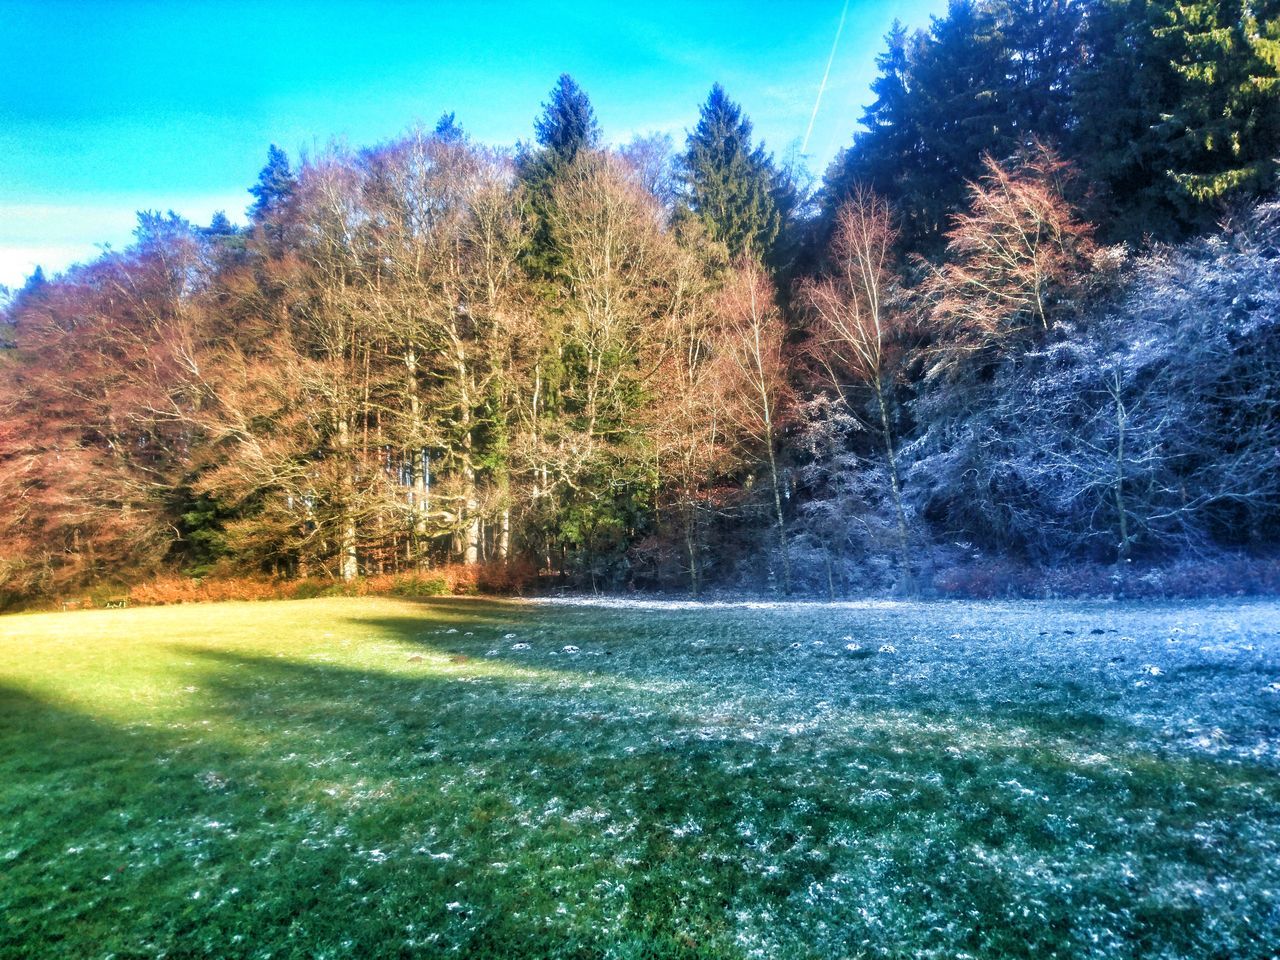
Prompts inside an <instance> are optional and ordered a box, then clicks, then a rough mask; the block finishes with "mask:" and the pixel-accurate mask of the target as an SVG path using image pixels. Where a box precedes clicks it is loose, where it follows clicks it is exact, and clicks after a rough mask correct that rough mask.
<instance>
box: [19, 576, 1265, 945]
mask: <svg viewBox="0 0 1280 960" xmlns="http://www.w3.org/2000/svg"><path fill="white" fill-rule="evenodd" d="M1278 735H1280V605H1277V604H1276V603H1274V602H1250V603H1240V604H1234V603H1233V604H1220V605H1205V604H1198V605H1190V604H1168V605H1142V606H1138V605H1132V606H1130V605H1123V604H1108V603H1072V604H1053V605H1049V604H1032V603H1026V604H1017V603H1003V604H959V603H956V604H950V603H934V604H898V603H866V604H857V603H850V604H835V605H828V604H785V605H783V604H778V605H773V604H740V605H718V606H698V605H691V604H688V605H686V604H656V603H655V604H645V603H638V604H632V605H625V604H622V605H619V604H608V605H595V604H591V603H581V604H573V603H527V602H496V601H495V602H491V601H481V600H461V599H459V600H454V599H447V600H439V601H428V602H411V601H401V600H389V599H372V598H370V599H318V600H310V601H296V602H271V603H229V604H218V605H203V606H182V607H167V608H151V609H129V610H103V611H86V612H71V613H48V614H45V613H42V614H26V615H15V616H7V617H4V618H2V619H0V957H4V958H15V960H16V958H27V957H74V958H90V957H92V958H104V960H105V958H117V960H123V958H142V957H246V958H247V957H255V958H267V957H271V958H286V957H298V958H302V957H307V958H337V957H361V958H368V957H411V956H444V955H455V956H466V957H522V956H527V957H583V958H585V957H617V958H641V957H649V958H656V957H760V958H765V957H768V958H776V957H796V958H809V957H813V958H817V957H903V958H906V957H912V958H920V957H937V958H943V957H945V958H958V957H966V956H967V957H980V958H992V957H1036V958H1051V957H1058V958H1064V960H1065V958H1082V957H1129V958H1139V957H1141V958H1173V957H1187V958H1191V957H1195V958H1207V957H1220V958H1246V960H1247V958H1258V960H1261V958H1265V957H1273V956H1275V955H1276V953H1277V950H1280V947H1278V946H1277V945H1280V737H1278Z"/></svg>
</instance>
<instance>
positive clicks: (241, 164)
mask: <svg viewBox="0 0 1280 960" xmlns="http://www.w3.org/2000/svg"><path fill="white" fill-rule="evenodd" d="M842 7H843V2H842V0H821V2H818V0H812V2H810V0H797V2H761V3H753V2H746V0H742V2H737V3H728V2H705V3H699V2H696V0H684V2H679V3H674V2H665V0H630V2H625V3H596V4H586V3H557V2H548V0H542V2H537V3H522V2H504V3H499V2H490V3H459V2H455V3H435V2H432V3H427V2H420V3H408V2H400V3H390V2H384V3H351V2H347V3H336V2H334V3H307V4H302V3H294V2H288V0H275V2H272V0H254V2H237V0H224V2H217V3H214V2H205V3H196V2H188V3H182V2H178V0H169V2H165V0H114V2H107V0H103V2H90V0H81V2H70V0H38V2H19V0H0V284H9V285H11V286H12V285H15V284H17V283H20V282H21V281H22V279H23V277H25V276H26V274H27V273H29V272H30V270H31V269H32V268H33V267H34V265H35V264H36V263H42V264H43V265H44V266H45V268H46V269H53V270H57V269H60V268H62V267H65V266H67V265H68V264H70V263H72V262H74V261H76V260H79V259H85V258H88V257H92V256H93V255H94V254H95V252H96V249H97V248H96V246H95V245H96V244H99V243H111V244H113V245H115V246H121V245H123V244H125V243H127V242H128V239H129V234H130V231H131V229H132V226H133V220H134V216H133V214H134V211H135V210H137V209H139V208H159V209H170V208H172V209H174V210H177V211H178V212H179V213H181V214H183V215H184V216H188V217H191V218H193V219H195V220H198V221H201V222H205V221H207V220H208V218H209V216H210V215H211V214H212V213H213V211H214V210H218V209H225V210H226V211H227V213H228V215H229V216H231V217H232V218H233V219H235V220H242V219H243V213H244V207H245V206H246V204H247V202H248V197H247V194H246V193H245V190H246V188H247V187H248V186H249V184H250V183H252V182H253V180H254V178H255V176H256V174H257V171H258V169H259V168H260V167H261V165H262V162H263V160H264V158H265V155H266V150H267V146H268V144H270V143H273V142H274V143H278V144H280V145H281V146H283V147H285V148H286V149H287V150H288V151H289V153H290V155H291V156H293V157H296V156H297V154H298V152H299V150H300V149H308V148H311V147H314V146H317V145H321V144H323V143H325V142H327V141H328V140H330V139H331V138H334V137H338V138H346V139H347V140H348V141H350V142H351V143H353V144H367V143H374V142H377V141H379V140H384V139H387V138H389V137H391V136H394V135H395V134H397V133H399V132H401V131H403V130H404V129H406V128H407V127H409V126H410V125H412V124H413V123H414V122H415V121H423V122H428V123H430V122H434V120H435V118H436V117H438V116H439V115H440V114H441V113H442V112H444V111H448V110H452V111H455V112H456V113H457V116H458V120H459V122H460V123H461V124H462V125H463V126H464V127H465V128H466V129H467V130H468V131H469V132H470V133H471V134H472V135H474V136H475V137H477V138H479V139H481V140H484V141H486V142H489V143H495V144H511V143H514V142H515V141H516V140H517V139H527V138H529V137H530V136H531V133H532V123H533V118H534V116H535V115H536V114H537V113H538V111H539V105H540V103H541V102H542V101H543V100H544V99H546V96H547V92H548V91H549V90H550V88H551V85H552V83H553V82H554V80H555V78H556V76H557V75H558V74H559V73H561V72H563V71H567V72H569V73H571V74H573V76H574V77H575V78H576V79H577V80H578V82H579V83H580V84H582V86H583V87H584V88H585V89H586V90H587V92H588V93H589V94H590V96H591V98H592V101H593V103H594V104H595V107H596V112H597V114H598V116H599V117H600V121H601V124H602V126H603V128H604V133H605V136H606V138H607V139H608V140H610V141H612V142H624V141H626V140H628V139H629V138H630V137H631V135H632V134H634V133H638V132H648V131H655V130H656V131H664V132H669V133H671V134H672V135H673V136H674V137H675V138H676V140H677V143H679V142H682V141H683V137H684V133H685V131H686V130H687V129H688V128H689V127H690V126H691V125H692V124H693V123H694V122H695V120H696V118H697V107H698V105H699V104H700V103H701V102H702V100H703V99H705V97H706V94H707V91H708V89H709V88H710V86H711V84H712V82H714V81H719V82H721V83H723V84H724V85H725V87H726V89H727V90H728V92H729V94H730V96H731V97H733V98H734V99H735V100H738V101H739V102H740V103H742V105H743V107H744V109H745V110H746V112H747V113H748V115H749V116H750V117H751V119H752V120H753V122H754V123H755V126H756V132H757V134H758V135H760V136H763V137H764V138H765V140H766V142H767V143H768V145H769V147H770V149H772V150H773V151H775V152H776V153H779V154H782V153H786V152H787V151H788V150H793V149H796V150H798V148H799V143H800V140H801V138H802V137H803V136H804V133H805V129H806V127H807V126H808V123H809V116H810V113H811V111H812V110H813V105H814V99H815V97H816V95H817V93H818V88H819V85H820V83H821V81H822V75H823V70H824V68H825V67H826V64H827V57H828V54H829V53H830V51H831V45H832V41H833V39H834V38H835V33H836V27H837V24H838V23H839V22H840V17H841V10H842ZM944 7H945V0H901V2H874V0H849V4H848V16H847V20H846V22H845V26H844V31H843V34H842V36H841V39H840V44H839V48H838V50H837V52H836V57H835V60H834V63H833V65H832V67H831V73H830V78H829V80H828V82H827V86H826V92H825V95H824V97H823V100H822V106H821V110H820V112H819V114H818V116H817V120H816V122H815V124H814V128H813V133H812V136H811V138H810V143H809V150H808V165H809V167H810V168H811V169H812V170H814V171H815V172H820V171H821V170H822V169H823V168H824V167H825V166H826V164H827V162H828V161H829V160H830V159H831V157H832V156H833V155H834V153H835V152H836V150H837V149H838V148H839V147H840V146H842V145H843V144H844V143H846V142H847V141H848V139H849V137H850V136H851V135H852V132H853V129H854V127H855V125H856V122H857V118H858V116H859V115H860V113H861V107H862V105H863V104H865V103H866V102H867V100H868V99H869V93H868V89H867V88H868V84H869V83H870V81H871V79H872V78H873V76H874V62H873V61H874V57H875V55H876V54H877V53H879V52H880V50H881V49H882V47H883V35H884V33H885V31H886V30H887V29H888V27H889V25H890V23H891V22H892V20H893V19H894V18H895V17H898V18H900V19H901V20H902V21H903V22H904V23H906V24H908V25H909V26H925V25H926V24H927V22H928V18H929V15H930V14H931V13H940V12H941V11H942V10H943V8H944Z"/></svg>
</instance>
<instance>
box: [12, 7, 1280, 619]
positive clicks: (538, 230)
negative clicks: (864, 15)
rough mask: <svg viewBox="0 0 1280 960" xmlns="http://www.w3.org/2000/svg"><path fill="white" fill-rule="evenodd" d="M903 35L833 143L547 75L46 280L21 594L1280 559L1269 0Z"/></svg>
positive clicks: (888, 589)
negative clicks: (244, 582)
mask: <svg viewBox="0 0 1280 960" xmlns="http://www.w3.org/2000/svg"><path fill="white" fill-rule="evenodd" d="M877 68H878V76H877V79H876V80H875V83H874V85H873V88H872V96H873V102H872V103H871V105H870V106H869V107H868V108H867V109H866V111H865V113H864V114H863V115H862V116H861V117H860V118H859V117H850V118H849V127H850V131H851V138H850V140H849V141H848V145H847V147H846V148H845V149H844V150H842V151H841V153H840V155H839V156H838V158H837V159H836V161H835V162H834V163H833V164H832V165H831V166H830V168H829V169H827V170H826V171H825V173H824V174H823V175H822V176H821V177H813V176H811V175H810V174H809V173H808V172H807V171H806V170H805V169H804V167H803V166H802V165H801V164H798V163H786V162H782V161H780V160H778V159H777V157H776V156H775V155H774V154H772V153H770V152H769V150H768V148H767V146H766V145H765V144H764V143H761V142H759V141H758V140H757V139H756V138H755V137H754V135H753V129H752V124H751V122H750V119H749V118H748V116H747V115H746V113H745V112H744V110H743V108H742V107H741V106H740V105H739V104H738V103H736V102H735V101H734V100H733V99H732V98H731V96H730V94H729V93H728V92H726V91H725V90H724V89H723V88H722V87H721V86H719V85H715V86H713V87H712V88H711V90H710V93H709V95H708V97H707V99H706V101H705V102H704V103H703V104H702V105H701V107H700V109H699V112H698V113H697V115H696V117H695V116H694V115H693V108H692V105H691V111H690V113H691V117H690V120H691V126H690V128H689V130H688V133H687V137H686V138H685V139H684V142H677V141H675V140H673V138H671V137H670V136H668V135H665V134H653V135H647V136H637V137H635V138H634V139H632V140H631V141H630V142H628V143H626V144H623V145H616V146H614V145H610V144H609V142H608V140H607V139H606V136H605V132H604V131H602V130H601V128H600V125H599V124H598V122H597V120H596V117H595V113H594V110H593V107H592V104H591V102H590V99H589V97H588V94H587V92H586V91H585V90H583V89H582V88H581V87H580V86H579V85H578V83H576V82H575V80H574V79H573V78H572V77H570V76H568V75H562V76H561V77H559V79H558V80H557V81H556V82H555V84H554V86H553V87H552V89H551V91H550V94H549V96H548V97H547V99H546V101H545V104H544V109H543V112H542V113H541V115H540V116H538V117H537V118H535V119H534V121H533V127H532V130H533V137H532V139H531V140H529V141H528V142H521V143H519V144H517V145H516V146H515V147H514V148H503V147H495V146H490V145H486V144H482V143H478V142H476V141H475V140H474V139H473V138H472V137H471V136H469V135H468V133H467V132H466V127H465V118H462V119H461V120H460V119H459V118H457V117H455V116H454V115H453V114H445V115H443V116H442V117H441V118H440V119H439V121H438V122H437V123H435V124H434V126H432V125H425V126H415V127H411V128H410V129H409V130H408V131H407V132H406V133H405V134H403V135H402V136H400V137H398V138H396V139H394V140H391V141H389V142H385V143H380V144H376V145H373V146H369V147H355V146H351V145H348V144H346V143H342V142H334V143H332V144H331V145H329V146H328V147H326V148H323V149H319V150H315V151H314V152H312V153H311V154H309V155H305V156H294V157H291V156H289V155H288V154H287V153H286V152H285V151H284V150H281V149H279V148H278V147H276V146H272V147H271V148H270V150H269V152H268V154H267V158H266V163H265V165H264V167H263V168H262V171H261V174H260V175H259V177H258V179H257V182H256V183H254V184H252V186H251V187H250V188H249V190H248V194H249V199H250V200H251V203H252V205H251V207H250V208H249V211H248V223H247V225H246V226H243V227H241V226H237V225H235V224H233V223H232V222H231V220H230V219H229V218H228V217H226V216H223V215H219V216H216V217H214V219H213V221H212V222H211V223H209V224H208V225H201V224H193V223H189V222H187V221H185V220H183V219H182V218H180V217H178V216H176V215H174V214H172V213H162V212H155V211H147V212H142V213H140V214H139V215H138V224H137V229H136V232H135V240H134V242H133V243H132V245H130V246H129V247H128V248H126V249H121V250H108V251H106V252H104V253H103V254H102V255H101V256H100V257H98V258H97V259H96V260H94V261H92V262H89V263H84V264H81V265H78V266H75V267H73V268H70V269H68V270H66V271H64V272H62V273H60V274H58V275H56V276H45V275H44V274H43V273H42V272H39V271H37V273H36V274H35V275H33V276H32V277H31V278H30V280H29V281H28V282H27V283H26V285H25V286H23V287H22V288H21V289H18V290H14V291H10V292H8V293H7V294H6V296H5V297H4V298H3V300H2V301H0V304H2V305H3V312H2V313H0V344H2V345H3V349H0V545H2V546H0V604H2V605H18V604H26V603H32V602H40V601H42V600H44V599H48V598H56V597H62V596H66V595H68V594H70V593H72V592H74V591H78V590H83V589H87V588H90V587H92V586H93V585H96V584H110V585H113V586H119V585H126V586H127V585H129V584H134V583H140V582H144V581H147V580H149V579H152V578H156V577H159V576H170V577H174V576H181V577H195V578H208V579H211V580H216V579H218V578H233V577H240V578H260V579H263V580H267V579H271V580H280V581H295V580H298V581H310V580H316V579H320V580H325V581H335V582H339V583H341V582H348V583H354V582H359V581H360V580H362V579H364V578H371V577H396V576H413V575H418V574H420V573H421V572H423V571H429V570H435V569H442V568H446V567H449V568H453V567H468V568H475V569H476V570H485V571H489V573H488V574H487V575H488V576H489V577H490V578H491V579H492V580H493V581H494V582H503V583H515V582H518V583H521V584H526V583H527V584H534V583H535V582H536V583H540V584H542V585H543V586H551V585H556V586H565V587H568V588H572V589H576V590H592V591H624V590H652V591H684V592H688V593H692V594H694V595H699V594H702V593H705V592H706V591H709V590H740V591H752V592H757V593H758V592H766V591H767V592H771V593H777V594H781V595H800V596H823V597H827V596H830V597H841V596H850V595H865V594H889V593H896V594H923V595H926V596H928V595H936V594H938V593H943V594H948V593H951V594H966V595H978V596H991V595H1007V594H1024V595H1044V594H1046V593H1052V594H1075V593H1111V594H1118V595H1129V596H1136V595H1144V594H1164V593H1180V592H1230V593H1234V592H1237V591H1238V590H1258V591H1262V590H1269V591H1275V590H1280V558H1278V557H1277V555H1276V551H1275V547H1276V544H1277V542H1280V201H1278V200H1277V199H1276V189H1277V186H1278V185H1280V87H1278V86H1277V85H1278V84H1280V0H954V2H952V3H951V5H950V7H949V9H948V11H947V13H946V14H945V15H944V16H940V17H937V18H934V19H933V20H932V22H931V23H930V24H928V25H927V26H925V27H923V28H922V29H910V28H908V27H905V26H898V25H895V27H894V29H893V30H892V31H891V33H890V34H889V35H888V37H887V38H886V41H885V46H884V48H883V53H882V54H881V56H880V57H879V59H878V61H877ZM436 109H438V105H430V104H427V105H424V110H426V111H428V112H431V113H433V112H434V111H435V110H436ZM855 127H856V128H857V129H856V132H854V128H855Z"/></svg>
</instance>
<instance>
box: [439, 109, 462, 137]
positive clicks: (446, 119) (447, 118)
mask: <svg viewBox="0 0 1280 960" xmlns="http://www.w3.org/2000/svg"><path fill="white" fill-rule="evenodd" d="M434 132H435V135H436V137H437V139H439V140H440V141H441V142H442V143H461V142H462V141H463V140H465V139H466V136H467V135H466V133H465V132H464V131H463V129H462V126H461V125H460V124H459V123H458V118H457V114H455V113H454V112H453V111H452V110H450V111H449V112H448V113H442V114H440V119H439V120H437V121H436V126H435V131H434Z"/></svg>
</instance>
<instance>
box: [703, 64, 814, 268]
mask: <svg viewBox="0 0 1280 960" xmlns="http://www.w3.org/2000/svg"><path fill="white" fill-rule="evenodd" d="M681 172H682V177H683V183H684V196H683V199H684V202H685V204H686V205H687V207H688V210H689V211H690V212H691V213H692V214H693V215H694V216H696V217H697V218H698V219H699V220H700V221H701V222H702V223H703V225H704V226H705V227H706V230H707V233H708V234H709V235H710V236H711V238H712V239H714V240H717V241H720V242H722V243H724V244H725V246H727V247H728V248H729V253H730V255H731V256H735V257H738V256H742V255H744V254H745V255H752V256H756V257H761V258H764V259H766V260H771V259H772V257H773V254H774V250H775V247H776V245H777V243H778V241H779V237H780V236H781V234H782V230H783V210H782V208H781V207H780V205H779V202H780V201H781V203H782V204H791V205H792V206H794V202H793V201H792V200H791V198H790V195H789V193H788V184H787V182H786V181H785V180H784V179H782V178H781V177H780V176H779V174H778V172H777V171H776V170H775V168H774V165H773V160H772V158H771V157H770V156H769V155H768V154H766V153H765V149H764V144H762V143H761V144H755V143H753V142H752V137H751V121H750V120H749V119H748V118H747V117H746V116H745V115H744V114H743V112H742V108H741V107H740V106H739V105H738V104H736V103H734V102H733V101H732V100H730V99H729V95H728V94H727V93H725V90H724V87H722V86H720V84H718V83H717V84H715V85H714V86H712V88H711V93H710V94H709V95H708V96H707V100H706V102H705V103H704V104H703V105H702V111H701V114H700V115H699V117H698V123H697V125H696V126H695V127H694V128H693V131H692V132H691V133H690V134H689V137H688V142H687V144H686V148H685V154H684V157H683V162H682V165H681Z"/></svg>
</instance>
